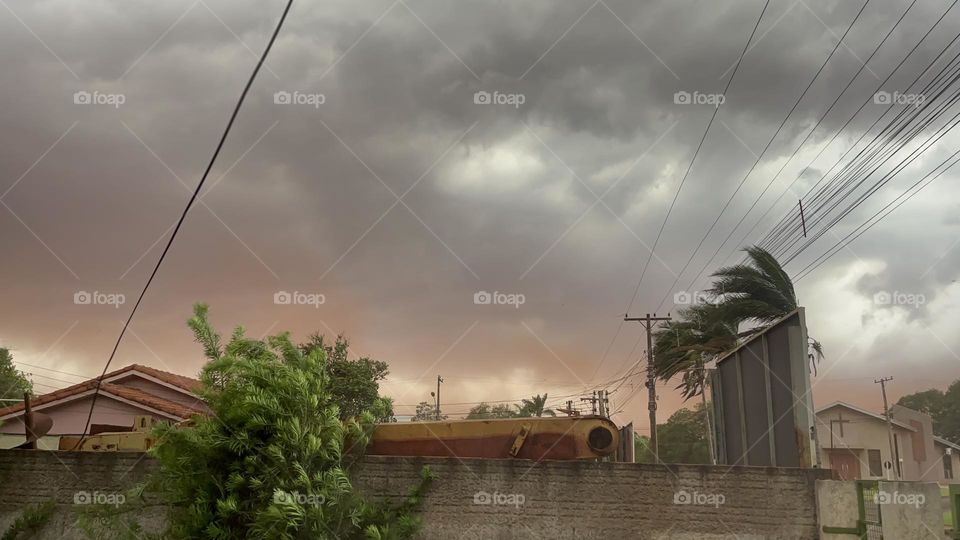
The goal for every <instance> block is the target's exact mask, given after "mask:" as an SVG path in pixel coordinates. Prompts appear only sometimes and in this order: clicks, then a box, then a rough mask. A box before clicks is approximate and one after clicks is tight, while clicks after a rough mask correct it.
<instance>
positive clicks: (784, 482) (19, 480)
mask: <svg viewBox="0 0 960 540" xmlns="http://www.w3.org/2000/svg"><path fill="white" fill-rule="evenodd" d="M142 457H143V456H142V455H139V454H81V453H66V452H42V451H26V450H5V451H0V531H2V530H3V529H4V528H5V527H6V525H7V524H8V523H9V522H10V521H11V520H12V519H13V518H14V517H15V516H16V515H17V514H18V513H19V512H20V510H22V508H23V507H24V506H25V505H26V504H28V503H31V502H43V501H45V500H50V499H53V500H55V501H57V504H58V510H57V513H56V515H55V517H54V519H53V520H52V521H51V523H50V525H49V526H48V527H47V528H46V529H45V530H44V531H43V532H42V535H41V536H40V537H39V538H64V537H65V538H80V535H79V533H77V532H75V531H72V530H71V524H72V522H73V521H72V520H73V516H74V515H75V511H76V509H77V506H76V505H75V504H74V502H75V501H74V498H75V497H76V496H77V495H76V494H77V493H78V492H83V493H88V494H90V495H91V496H93V493H94V492H97V493H99V494H101V496H104V495H107V494H110V493H114V492H122V491H123V489H124V488H125V487H128V486H130V485H133V484H135V483H136V482H137V481H139V480H140V479H142V478H143V476H144V475H145V474H147V473H148V472H149V471H150V470H152V469H153V468H154V467H156V463H155V462H153V461H152V460H150V459H149V458H143V459H142ZM424 465H428V466H429V467H430V468H431V470H432V471H433V473H434V475H435V476H436V480H435V481H434V483H433V486H432V488H431V490H430V492H429V493H428V495H427V497H426V499H425V502H424V506H423V510H422V518H423V521H424V528H423V531H422V533H421V537H422V538H423V539H425V540H433V539H445V540H446V539H449V538H464V539H474V538H477V539H479V538H482V539H487V538H492V539H508V538H549V539H551V540H554V539H556V540H564V539H574V538H576V539H580V538H588V539H589V538H596V539H600V538H603V539H604V540H607V539H611V538H641V539H643V538H657V539H660V538H670V539H673V538H680V539H686V538H691V539H692V538H716V539H719V538H741V539H760V538H771V539H772V538H776V539H781V538H782V539H813V538H817V537H818V535H817V508H816V497H815V485H816V481H817V480H818V479H825V478H829V477H830V473H829V471H825V470H810V469H807V470H803V469H777V468H766V467H725V466H700V465H664V466H660V465H642V464H633V463H596V462H560V461H552V462H551V461H547V462H541V463H534V462H530V461H519V460H459V459H446V458H396V457H376V456H368V457H367V458H365V460H364V462H363V463H362V464H361V466H360V467H358V470H357V471H356V473H355V482H356V484H357V487H358V488H359V489H360V490H361V491H364V492H366V493H368V494H369V495H371V496H373V497H375V498H378V499H386V500H398V499H399V498H401V497H403V496H404V495H405V494H406V493H408V491H409V490H410V489H411V488H412V487H413V486H415V485H416V484H417V482H418V479H419V473H420V470H421V468H422V467H423V466H424ZM162 520H163V512H162V510H157V511H155V512H153V513H151V514H149V515H146V516H142V519H141V523H143V524H144V525H145V527H146V528H147V529H148V530H159V528H160V527H161V526H162Z"/></svg>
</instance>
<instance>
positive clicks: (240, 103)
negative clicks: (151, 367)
mask: <svg viewBox="0 0 960 540" xmlns="http://www.w3.org/2000/svg"><path fill="white" fill-rule="evenodd" d="M292 5H293V0H287V4H286V7H284V9H283V14H282V15H281V16H280V20H279V21H278V22H277V26H276V28H274V30H273V34H272V35H271V36H270V40H269V41H268V42H267V46H266V47H265V48H264V50H263V53H262V54H261V55H260V58H259V60H257V65H256V66H255V67H254V68H253V73H251V74H250V78H249V79H247V84H246V85H245V86H244V87H243V91H242V92H241V93H240V98H239V99H238V100H237V104H236V105H235V106H234V108H233V112H232V113H231V114H230V120H228V121H227V125H226V128H224V130H223V134H222V135H221V136H220V141H219V142H218V143H217V147H216V149H215V150H214V151H213V156H211V157H210V161H209V162H208V163H207V168H206V169H205V170H204V171H203V176H201V177H200V182H198V183H197V187H196V188H195V189H194V190H193V194H192V195H191V196H190V200H188V201H187V205H186V206H185V207H184V208H183V212H181V213H180V219H178V220H177V224H176V226H174V228H173V233H171V234H170V238H169V239H168V240H167V244H166V245H165V246H164V248H163V252H161V253H160V258H159V259H157V263H156V264H155V265H154V267H153V271H152V272H150V277H149V278H147V282H146V283H145V284H144V286H143V290H141V291H140V295H139V296H138V297H137V301H136V303H134V304H133V309H131V310H130V315H129V316H128V317H127V320H126V321H125V322H124V323H123V328H122V329H121V330H120V335H119V336H118V337H117V341H116V343H114V345H113V350H112V351H110V357H109V358H108V359H107V362H106V364H104V366H103V372H102V373H101V374H100V377H99V378H98V379H97V387H96V390H95V391H94V393H93V399H92V400H91V401H90V412H89V413H88V414H87V421H86V424H85V426H84V428H83V433H84V435H86V433H87V430H88V429H89V428H90V420H91V419H92V418H93V408H94V406H95V405H96V403H97V395H98V394H99V393H100V384H101V382H102V381H103V377H104V375H106V374H107V370H108V369H110V364H111V363H112V362H113V357H114V356H115V355H116V354H117V349H118V348H120V342H122V341H123V336H124V335H125V334H126V332H127V328H128V327H129V326H130V321H132V320H133V316H134V315H135V314H136V313H137V308H139V307H140V303H141V302H142V301H143V297H144V296H145V295H146V294H147V289H149V288H150V284H151V283H153V279H154V278H155V277H156V275H157V271H159V270H160V265H161V264H163V260H164V259H165V258H166V256H167V253H168V252H169V251H170V246H172V245H173V241H174V240H175V239H176V238H177V233H178V232H180V227H182V226H183V222H184V220H185V219H186V217H187V213H188V212H189V211H190V208H191V207H192V206H193V203H194V201H196V199H197V196H198V195H199V194H200V190H201V189H202V188H203V184H204V182H206V181H207V176H209V175H210V170H211V169H213V164H214V163H216V161H217V157H218V156H219V155H220V151H221V150H222V149H223V145H224V143H226V141H227V136H228V135H229V134H230V130H231V128H232V127H233V123H234V121H235V120H236V119H237V115H238V114H239V113H240V107H241V106H243V102H244V100H245V99H246V97H247V93H248V92H249V91H250V87H251V86H253V81H254V80H256V78H257V74H258V73H259V72H260V68H261V67H262V66H263V63H264V61H266V59H267V55H268V54H269V53H270V49H271V48H272V47H273V44H274V42H275V41H276V40H277V36H278V35H279V34H280V29H281V28H282V27H283V23H284V21H285V20H286V19H287V14H288V13H289V12H290V7H291V6H292ZM82 440H83V437H80V439H78V441H77V444H80V442H81V441H82Z"/></svg>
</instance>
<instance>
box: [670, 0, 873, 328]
mask: <svg viewBox="0 0 960 540" xmlns="http://www.w3.org/2000/svg"><path fill="white" fill-rule="evenodd" d="M869 3H870V0H866V1H865V2H864V3H863V5H861V6H860V10H859V11H857V15H856V16H855V17H854V18H853V20H852V21H850V24H849V25H848V26H847V29H846V30H845V31H844V32H843V35H842V36H840V38H839V39H838V40H837V44H836V45H835V46H834V47H833V50H831V51H830V54H829V55H828V56H827V58H826V59H825V60H824V61H823V63H822V64H820V68H819V69H818V70H817V72H816V73H815V74H814V75H813V78H812V79H810V82H809V83H807V86H806V88H804V89H803V92H802V93H801V94H800V97H798V98H797V100H796V101H795V102H794V104H793V106H792V107H791V108H790V111H789V112H787V115H786V116H785V117H784V118H783V121H782V122H780V126H779V127H777V130H776V131H775V132H774V134H773V136H772V137H770V140H769V141H767V144H766V146H764V147H763V151H762V152H760V155H759V156H758V157H757V160H756V161H755V162H754V163H753V165H752V166H751V167H750V169H749V170H747V174H745V175H744V177H743V178H742V179H741V180H740V183H739V184H738V185H737V189H735V190H734V192H733V194H731V195H730V198H729V199H727V202H726V203H724V205H723V208H721V209H720V213H719V214H717V218H716V219H714V220H713V223H712V224H711V225H710V228H709V229H707V232H706V234H704V235H703V237H702V238H701V239H700V242H699V243H698V244H697V247H695V248H694V249H693V252H692V253H691V254H690V257H689V258H688V259H687V262H686V263H684V265H683V268H681V269H680V272H678V273H677V277H676V279H674V280H673V283H672V284H671V285H670V287H669V288H668V289H667V292H666V294H665V295H664V296H663V298H662V299H661V300H660V303H659V304H658V305H657V309H655V310H654V311H659V310H660V308H662V307H663V304H664V302H666V301H667V298H669V297H670V295H671V294H672V293H673V288H674V287H676V285H677V283H678V282H679V281H680V276H682V275H683V273H684V272H685V271H686V269H687V267H688V266H690V263H691V262H692V261H693V258H694V257H696V255H697V253H698V252H699V251H700V248H701V247H702V246H703V243H704V242H705V241H706V239H707V238H708V237H709V236H710V233H712V232H713V229H714V228H715V227H716V226H717V223H719V222H720V218H721V217H722V216H723V214H724V212H726V210H727V208H729V206H730V203H731V202H732V201H733V199H734V198H735V197H736V196H737V193H739V192H740V189H741V188H742V187H743V185H744V183H745V182H746V181H747V178H749V177H750V174H751V173H753V171H754V169H756V167H757V165H759V164H760V161H761V160H762V159H763V156H764V155H765V154H766V153H767V150H768V149H769V148H770V146H771V145H772V144H773V141H774V140H775V139H776V138H777V135H779V134H780V131H781V130H782V129H783V126H785V125H786V123H787V120H789V119H790V116H792V115H793V112H794V111H796V110H797V107H798V106H799V105H800V102H801V101H803V98H804V96H806V95H807V92H808V91H809V90H810V87H812V86H813V83H814V82H816V80H817V79H818V78H819V77H820V74H821V73H822V72H823V69H824V68H825V67H827V64H828V63H829V62H830V59H831V58H833V55H834V54H836V52H837V49H839V48H840V45H841V44H843V40H844V39H845V38H846V37H847V34H849V33H850V30H851V29H852V28H853V25H854V24H856V22H857V21H858V20H859V19H860V16H861V15H862V14H863V10H864V9H866V7H867V4H869Z"/></svg>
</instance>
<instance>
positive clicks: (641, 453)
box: [633, 433, 657, 463]
mask: <svg viewBox="0 0 960 540" xmlns="http://www.w3.org/2000/svg"><path fill="white" fill-rule="evenodd" d="M633 458H634V461H636V462H637V463H656V462H657V460H656V459H655V458H654V457H653V450H651V449H650V437H647V436H646V435H640V434H639V433H634V434H633Z"/></svg>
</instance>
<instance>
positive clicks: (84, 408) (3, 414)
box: [0, 364, 209, 449]
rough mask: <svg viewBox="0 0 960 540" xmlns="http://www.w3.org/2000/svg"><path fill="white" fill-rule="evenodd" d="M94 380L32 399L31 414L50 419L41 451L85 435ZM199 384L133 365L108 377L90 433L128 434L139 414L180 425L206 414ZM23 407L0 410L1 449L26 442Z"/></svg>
mask: <svg viewBox="0 0 960 540" xmlns="http://www.w3.org/2000/svg"><path fill="white" fill-rule="evenodd" d="M96 386H97V380H96V379H90V380H87V381H84V382H81V383H78V384H75V385H73V386H68V387H66V388H61V389H59V390H56V391H54V392H50V393H48V394H44V395H41V396H37V397H35V398H33V399H31V400H30V405H31V408H32V409H33V410H34V411H37V412H42V413H44V414H46V415H48V416H50V417H51V418H52V419H53V427H52V428H51V429H50V432H49V433H47V435H46V436H45V437H43V439H41V440H40V441H38V447H39V448H45V449H56V448H57V447H58V445H59V442H60V437H64V436H68V437H76V436H79V435H82V434H83V431H84V426H85V425H86V421H87V415H88V414H89V412H90V402H91V401H92V400H93V394H94V392H96ZM199 386H200V381H198V380H196V379H192V378H190V377H185V376H183V375H177V374H175V373H170V372H168V371H162V370H159V369H156V368H152V367H149V366H144V365H140V364H131V365H129V366H126V367H123V368H121V369H118V370H116V371H112V372H110V373H107V374H106V375H104V377H103V381H102V382H101V384H100V390H99V394H98V396H97V401H96V404H95V406H94V411H93V418H92V419H91V421H90V424H91V429H90V432H91V434H95V433H98V432H104V431H122V430H129V429H130V428H131V426H133V422H134V418H135V417H137V416H150V417H153V418H155V419H157V420H165V421H170V422H180V421H182V420H186V419H188V418H191V417H192V416H194V415H196V414H205V413H207V412H208V411H209V409H208V408H207V406H206V404H205V403H204V402H203V400H201V399H200V398H198V397H197V396H196V394H195V393H194V392H195V390H197V389H198V388H199ZM23 415H24V404H23V403H17V404H16V405H11V406H9V407H4V408H2V409H0V448H12V447H14V446H17V445H19V444H21V443H22V442H23V441H24V424H23Z"/></svg>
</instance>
